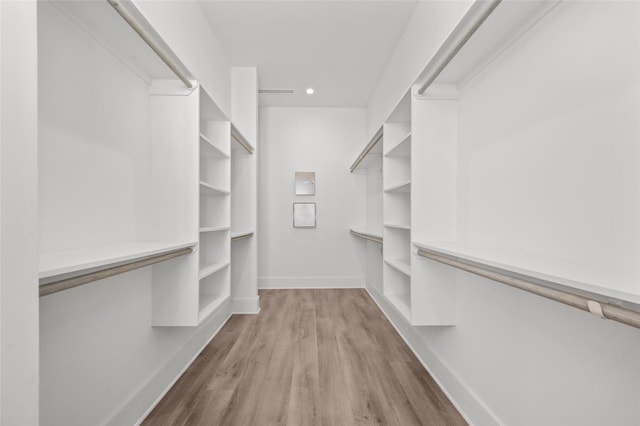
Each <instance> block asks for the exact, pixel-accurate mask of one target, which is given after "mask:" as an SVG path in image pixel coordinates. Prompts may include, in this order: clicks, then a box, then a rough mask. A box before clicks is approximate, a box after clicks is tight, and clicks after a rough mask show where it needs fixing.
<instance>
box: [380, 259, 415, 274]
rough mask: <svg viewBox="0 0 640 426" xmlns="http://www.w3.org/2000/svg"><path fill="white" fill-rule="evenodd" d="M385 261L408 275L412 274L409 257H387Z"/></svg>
mask: <svg viewBox="0 0 640 426" xmlns="http://www.w3.org/2000/svg"><path fill="white" fill-rule="evenodd" d="M384 263H386V264H387V265H389V266H391V267H392V268H394V269H396V270H397V271H399V272H402V273H403V274H405V275H406V276H408V277H410V276H411V264H410V263H409V260H408V259H385V260H384Z"/></svg>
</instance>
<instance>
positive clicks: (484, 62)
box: [417, 0, 560, 97]
mask: <svg viewBox="0 0 640 426" xmlns="http://www.w3.org/2000/svg"><path fill="white" fill-rule="evenodd" d="M559 3H560V2H558V1H549V2H546V1H532V2H526V1H522V2H521V1H511V2H509V1H502V2H499V1H495V0H493V1H489V2H488V1H485V0H479V1H476V2H475V3H474V4H473V5H472V6H471V7H470V8H469V11H468V12H467V13H466V14H465V16H464V17H463V18H462V19H461V20H460V23H459V24H458V25H457V26H456V28H454V30H453V31H452V32H451V35H450V36H449V37H448V38H447V40H445V42H444V43H443V44H442V46H441V47H440V49H439V50H438V51H437V52H436V54H435V55H434V56H433V58H432V59H431V61H430V62H429V63H428V64H427V66H426V67H425V68H424V70H423V72H422V73H421V74H420V77H419V78H418V79H417V81H420V82H424V83H423V85H422V86H421V87H420V88H419V89H418V91H419V92H420V93H422V92H423V90H425V89H426V92H424V94H425V95H427V96H435V97H438V96H440V95H441V94H442V92H441V90H442V89H444V90H445V91H446V92H451V91H459V90H460V89H461V88H462V87H464V86H465V85H466V84H467V83H468V82H470V81H471V80H472V79H473V78H474V77H475V76H476V75H478V74H479V73H480V72H481V71H482V70H484V69H485V68H486V67H487V66H488V65H489V64H491V63H492V62H493V61H494V60H495V59H496V58H497V57H498V56H500V55H501V54H502V53H503V52H504V51H505V50H507V49H508V48H509V47H510V46H511V45H512V44H513V43H514V42H515V41H516V40H518V39H519V38H520V37H521V36H522V35H523V34H525V33H526V32H527V31H529V30H530V29H531V28H533V26H534V25H535V24H536V23H537V22H538V21H540V20H541V19H542V18H543V17H544V16H545V15H546V14H547V13H548V12H549V11H551V10H552V9H553V8H554V7H556V6H557V5H558V4H559ZM487 14H488V16H487ZM482 19H486V20H484V22H482ZM474 31H475V32H474ZM470 35H473V36H472V37H470Z"/></svg>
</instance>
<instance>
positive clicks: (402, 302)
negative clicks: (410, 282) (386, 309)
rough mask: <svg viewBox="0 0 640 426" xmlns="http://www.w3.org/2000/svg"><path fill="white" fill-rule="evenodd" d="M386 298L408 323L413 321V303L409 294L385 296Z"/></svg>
mask: <svg viewBox="0 0 640 426" xmlns="http://www.w3.org/2000/svg"><path fill="white" fill-rule="evenodd" d="M385 297H386V298H387V300H388V301H389V303H391V304H392V305H393V307H394V308H396V309H397V310H398V312H400V314H401V315H402V316H403V317H404V318H405V319H406V320H407V321H409V322H410V321H411V301H410V296H409V295H408V294H404V293H394V294H385Z"/></svg>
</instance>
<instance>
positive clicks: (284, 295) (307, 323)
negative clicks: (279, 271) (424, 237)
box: [143, 289, 466, 426]
mask: <svg viewBox="0 0 640 426" xmlns="http://www.w3.org/2000/svg"><path fill="white" fill-rule="evenodd" d="M260 304H261V309H262V310H261V312H260V314H259V315H233V316H232V317H231V318H230V319H229V321H228V322H227V324H225V326H224V327H223V328H222V329H221V330H220V332H219V333H218V334H217V335H216V337H215V338H214V339H213V340H212V341H211V343H210V344H209V345H208V346H207V347H206V348H205V349H204V351H203V352H202V353H201V354H200V356H199V357H198V358H197V359H196V360H195V361H194V363H193V364H192V365H191V366H190V367H189V368H188V369H187V371H186V372H185V374H184V375H183V376H182V377H181V378H180V379H179V380H178V381H177V382H176V384H175V385H174V386H173V387H172V388H171V390H170V391H169V392H168V393H167V395H165V397H164V398H163V399H162V400H161V401H160V403H159V404H158V405H157V406H156V407H155V409H154V410H153V411H152V412H151V413H150V414H149V416H148V417H147V419H146V420H145V421H144V423H143V425H218V424H219V425H233V426H235V425H238V426H249V425H260V426H262V425H291V426H304V425H345V426H346V425H349V426H351V425H398V426H410V425H447V426H449V425H464V424H466V423H465V421H464V419H463V418H462V417H461V416H460V414H459V413H458V412H457V411H456V409H455V408H454V407H453V405H452V404H451V402H450V401H449V400H448V399H447V397H446V396H445V395H444V394H443V393H442V391H441V390H440V389H439V388H438V386H437V385H436V384H435V382H434V381H433V379H432V378H431V376H430V375H429V374H428V373H427V372H426V371H425V369H424V368H423V367H422V365H421V364H420V362H419V361H418V360H417V359H416V357H415V356H414V355H413V353H412V352H411V350H410V349H409V348H408V347H407V345H406V344H405V343H404V341H403V340H402V339H401V338H400V336H399V335H398V334H397V333H396V331H395V329H394V328H393V327H392V325H391V324H390V323H389V321H388V320H387V319H386V317H385V316H384V314H383V313H382V312H381V311H380V309H379V308H378V306H377V305H376V304H375V303H374V302H373V300H372V299H371V297H370V296H369V295H368V294H367V292H366V291H365V290H362V289H345V290H262V291H260Z"/></svg>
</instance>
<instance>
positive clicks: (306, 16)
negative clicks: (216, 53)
mask: <svg viewBox="0 0 640 426" xmlns="http://www.w3.org/2000/svg"><path fill="white" fill-rule="evenodd" d="M417 3H418V1H417V0H411V1H408V0H393V1H384V0H369V1H352V0H347V1H338V0H324V1H316V0H298V1H294V0H288V1H271V0H262V1H243V0H236V1H229V0H227V1H218V0H201V4H202V8H203V10H204V12H205V15H206V17H207V19H208V20H209V23H210V24H211V27H212V29H213V31H214V33H215V34H216V35H217V37H218V39H219V40H220V42H221V43H222V46H223V48H224V50H225V52H226V54H227V57H228V58H229V61H230V62H231V65H232V66H256V67H257V68H258V78H259V87H260V89H293V90H295V94H294V95H283V94H278V95H274V94H269V95H267V94H261V95H260V105H261V106H331V107H335V106H339V107H364V106H366V105H367V103H368V101H369V98H370V97H371V95H372V93H373V90H374V88H375V85H376V83H377V82H378V80H379V79H380V77H381V75H382V72H383V70H384V67H385V65H386V64H387V61H388V60H389V58H390V57H391V55H392V53H393V51H394V49H395V47H396V45H397V44H398V41H399V39H400V37H401V36H402V33H403V31H404V27H405V25H406V24H407V22H408V21H409V18H410V17H411V14H412V13H413V11H414V9H415V7H416V5H417ZM307 87H313V88H314V90H315V94H314V95H313V96H309V95H306V94H305V89H306V88H307Z"/></svg>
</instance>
